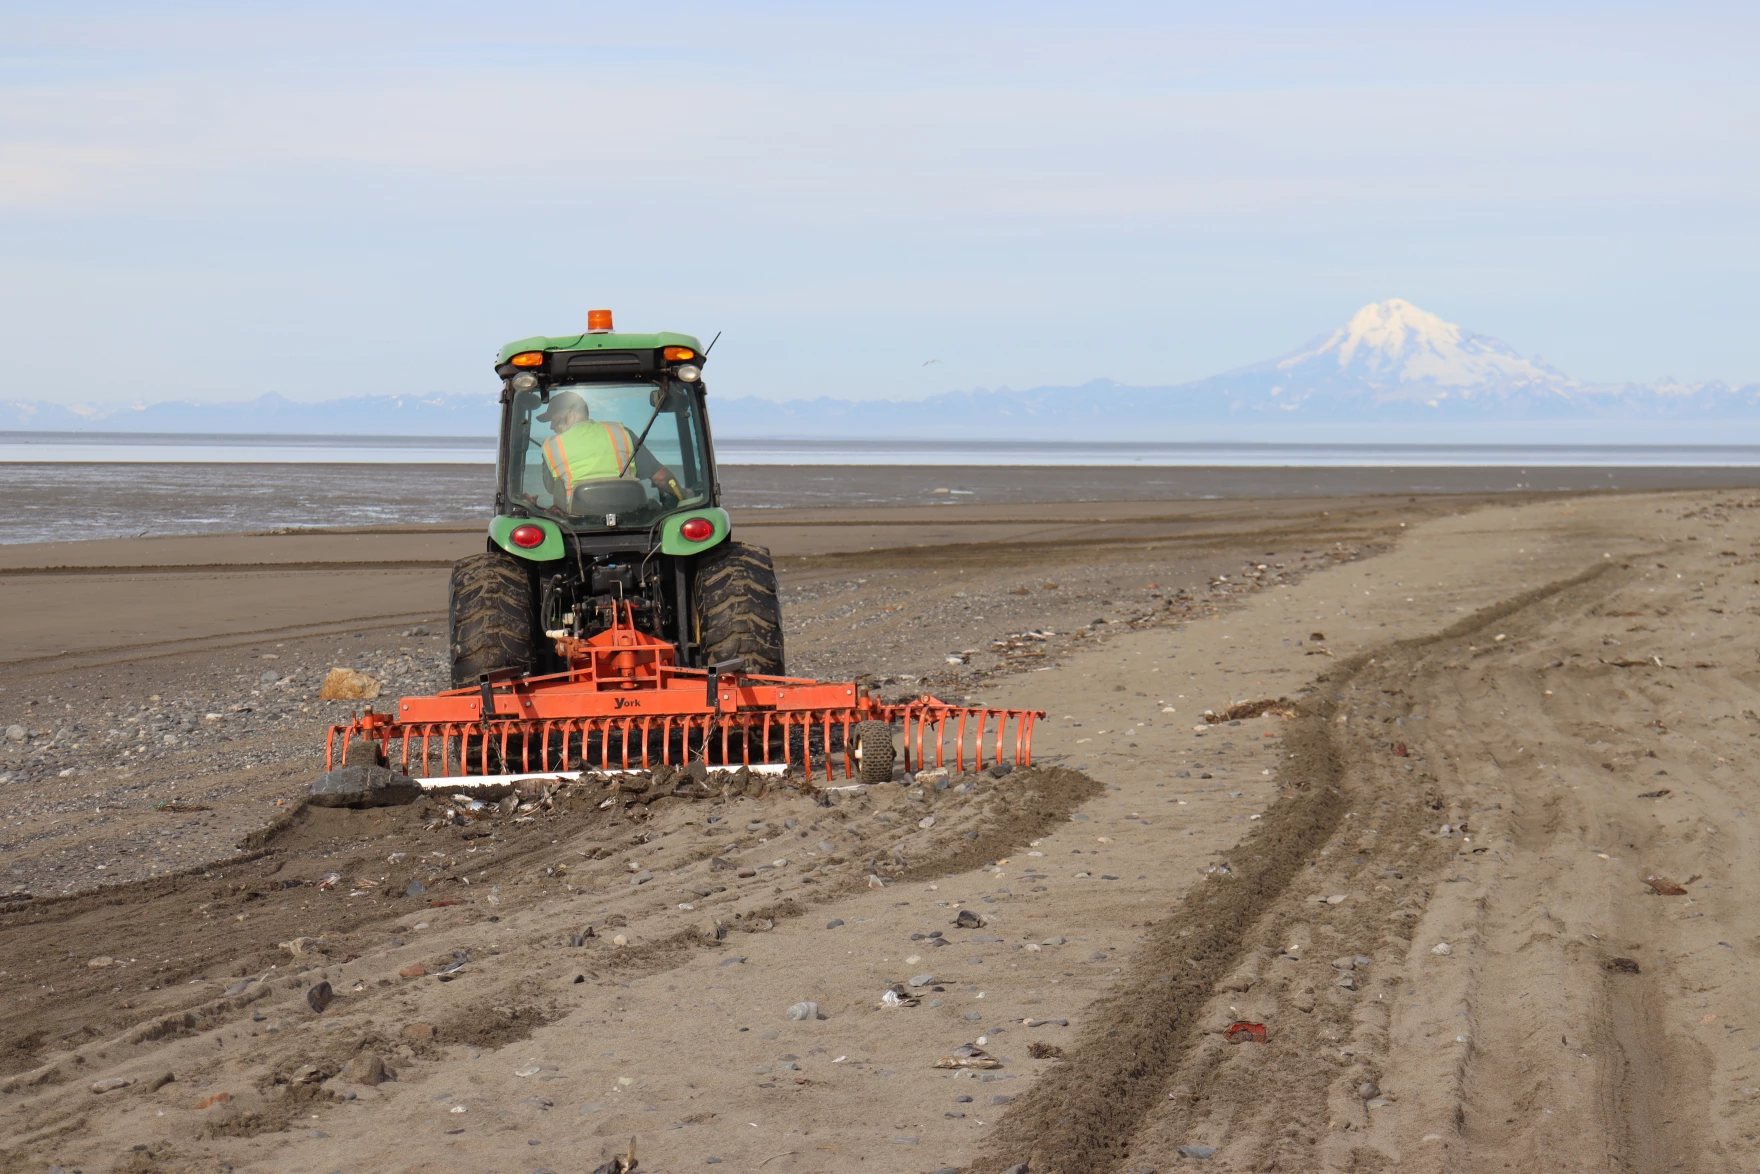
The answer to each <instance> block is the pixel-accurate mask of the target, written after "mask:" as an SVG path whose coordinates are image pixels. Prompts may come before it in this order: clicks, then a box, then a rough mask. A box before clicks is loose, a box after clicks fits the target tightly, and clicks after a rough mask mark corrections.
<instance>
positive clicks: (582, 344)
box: [495, 330, 703, 365]
mask: <svg viewBox="0 0 1760 1174" xmlns="http://www.w3.org/2000/svg"><path fill="white" fill-rule="evenodd" d="M663 346H688V347H690V348H691V349H692V350H693V351H696V352H697V355H698V362H701V361H702V354H703V344H702V343H700V342H698V341H697V340H696V338H694V337H693V336H691V335H689V334H674V333H672V332H671V331H669V330H662V331H661V332H660V333H658V334H626V333H622V332H614V333H611V334H566V335H563V336H561V337H559V338H548V337H546V336H544V335H542V334H539V335H534V336H533V337H531V338H522V339H520V340H518V341H517V342H510V343H508V344H507V345H506V346H504V347H502V348H501V353H500V355H499V356H497V357H496V360H495V362H496V364H497V365H499V364H501V363H505V362H507V360H509V359H511V358H513V356H515V355H517V354H522V353H524V352H525V351H651V350H657V349H659V348H660V347H663Z"/></svg>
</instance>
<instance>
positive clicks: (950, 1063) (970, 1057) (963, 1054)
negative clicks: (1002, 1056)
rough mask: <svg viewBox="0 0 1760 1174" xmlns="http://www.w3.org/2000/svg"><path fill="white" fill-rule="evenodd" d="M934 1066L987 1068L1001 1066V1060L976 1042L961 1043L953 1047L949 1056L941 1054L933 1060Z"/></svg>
mask: <svg viewBox="0 0 1760 1174" xmlns="http://www.w3.org/2000/svg"><path fill="white" fill-rule="evenodd" d="M934 1066H935V1067H937V1068H956V1069H984V1070H988V1069H992V1068H1000V1067H1002V1061H1001V1060H998V1059H997V1058H996V1057H994V1056H992V1055H991V1054H990V1053H989V1052H986V1051H985V1050H984V1049H983V1048H981V1047H979V1046H978V1045H977V1044H961V1045H960V1046H959V1047H957V1048H955V1049H953V1054H952V1055H951V1056H943V1057H941V1058H940V1059H939V1060H937V1061H935V1065H934Z"/></svg>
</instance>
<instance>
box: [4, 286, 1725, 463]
mask: <svg viewBox="0 0 1760 1174" xmlns="http://www.w3.org/2000/svg"><path fill="white" fill-rule="evenodd" d="M710 410H711V412H712V414H713V419H714V423H715V430H716V434H717V435H718V436H722V437H729V438H734V437H741V438H752V437H766V438H787V437H800V438H871V439H880V438H888V437H905V438H908V437H910V436H912V435H932V436H934V437H936V438H948V437H951V436H961V435H964V436H970V437H973V438H982V439H998V440H1001V439H1044V440H1055V439H1059V438H1068V439H1081V440H1121V441H1127V440H1128V441H1155V440H1179V439H1186V438H1189V437H1191V436H1192V435H1193V432H1194V429H1201V430H1202V431H1204V432H1206V433H1208V434H1210V435H1213V436H1214V435H1220V434H1222V433H1227V434H1229V435H1232V436H1235V437H1238V438H1240V439H1252V438H1253V437H1254V436H1256V435H1260V434H1265V433H1273V432H1275V433H1283V434H1285V435H1287V434H1288V433H1289V431H1290V428H1291V426H1300V427H1302V428H1312V427H1315V426H1327V427H1330V426H1339V425H1349V426H1359V425H1374V426H1395V427H1398V426H1404V429H1402V430H1409V429H1411V428H1412V427H1413V426H1423V427H1421V428H1420V431H1422V432H1424V433H1426V434H1429V435H1432V436H1434V437H1435V438H1438V439H1441V438H1445V437H1447V436H1450V435H1452V434H1454V433H1455V432H1456V431H1457V429H1458V428H1459V427H1461V426H1472V425H1481V426H1482V425H1514V424H1520V423H1535V424H1537V423H1540V422H1545V421H1557V422H1590V421H1594V422H1598V423H1600V424H1603V425H1624V426H1625V427H1624V428H1622V429H1621V431H1622V432H1629V433H1630V435H1631V437H1632V439H1634V440H1642V439H1644V438H1645V435H1646V430H1645V428H1644V427H1643V425H1644V424H1645V422H1668V423H1672V424H1676V425H1686V424H1692V423H1702V424H1707V425H1714V424H1715V423H1716V422H1719V421H1741V422H1744V423H1748V424H1760V384H1747V385H1744V386H1739V387H1732V386H1729V385H1727V384H1723V383H1692V384H1688V383H1675V382H1663V383H1653V384H1630V383H1628V384H1588V383H1582V382H1579V381H1578V380H1576V379H1573V378H1571V377H1570V376H1569V375H1566V374H1565V373H1564V372H1562V371H1559V370H1557V369H1556V368H1554V367H1552V366H1550V365H1548V364H1546V363H1544V362H1542V361H1540V360H1539V359H1529V358H1524V357H1523V356H1522V355H1519V354H1517V353H1516V352H1515V351H1514V350H1513V349H1512V348H1510V347H1509V346H1508V345H1507V344H1505V343H1503V342H1500V341H1498V340H1497V339H1495V338H1491V337H1489V336H1486V335H1480V334H1472V333H1469V332H1468V331H1466V330H1463V329H1462V328H1461V327H1459V326H1455V325H1453V324H1452V323H1449V322H1445V321H1443V320H1442V319H1441V318H1439V317H1437V316H1436V315H1434V314H1431V313H1429V312H1427V311H1425V310H1421V309H1419V308H1418V307H1417V306H1414V305H1412V304H1411V303H1410V302H1406V301H1402V300H1400V299H1398V298H1395V299H1392V300H1389V301H1385V302H1378V303H1376V304H1374V305H1369V306H1364V307H1363V308H1362V309H1361V310H1358V311H1357V312H1356V313H1355V314H1354V315H1352V317H1351V319H1350V321H1349V322H1347V323H1345V324H1344V325H1343V326H1341V327H1339V328H1338V329H1337V330H1334V331H1332V332H1331V333H1330V334H1325V335H1321V336H1320V337H1318V338H1315V339H1314V340H1313V341H1311V342H1309V343H1308V344H1307V345H1306V346H1303V347H1300V348H1298V349H1297V350H1294V351H1292V352H1290V353H1289V354H1287V355H1284V356H1283V357H1282V358H1278V359H1272V360H1270V361H1268V362H1263V363H1255V364H1253V365H1251V366H1248V367H1242V368H1239V369H1238V370H1234V371H1228V372H1225V373H1223V374H1221V375H1215V376H1212V377H1210V378H1208V379H1202V380H1199V381H1197V382H1195V383H1185V384H1180V385H1178V386H1172V387H1127V386H1123V385H1120V384H1117V383H1114V382H1112V381H1111V380H1108V379H1096V380H1093V381H1091V382H1089V383H1085V384H1082V385H1081V386H1079V387H1036V388H1032V389H1030V390H1026V391H1013V390H1010V389H1008V388H999V389H997V390H994V391H992V390H985V389H979V390H974V391H961V392H947V393H945V394H942V395H937V396H932V397H930V398H928V399H925V400H915V401H902V402H901V401H891V400H882V401H872V400H869V401H850V400H838V399H829V398H820V399H815V400H792V401H785V402H773V401H770V400H764V399H757V398H753V397H738V398H726V399H724V398H721V397H719V396H715V397H712V399H711V409H710ZM496 418H497V411H496V401H495V396H494V394H493V393H492V392H486V393H485V394H483V395H480V396H475V395H473V396H460V397H446V398H441V397H435V398H419V397H414V396H364V397H357V398H352V399H339V400H330V401H327V402H324V403H315V404H307V403H298V402H295V401H293V400H288V399H285V398H283V397H281V396H278V395H266V396H262V397H260V398H258V399H255V400H250V401H248V402H244V403H223V404H194V403H176V402H173V403H157V404H150V405H141V406H134V407H126V408H89V407H68V406H64V405H59V404H53V403H48V402H45V401H15V402H0V430H6V429H11V430H30V431H64V432H229V433H263V432H267V433H279V434H283V435H286V434H293V433H318V434H329V435H334V434H337V433H351V432H359V433H363V434H366V435H384V434H387V433H390V434H397V435H404V436H423V435H425V436H478V435H485V434H489V433H492V432H493V431H494V427H495V424H494V421H495V420H496ZM1601 431H1602V432H1603V433H1605V432H1606V429H1605V428H1603V429H1601ZM1569 434H1570V433H1569V431H1568V430H1567V431H1566V433H1565V435H1569ZM1705 439H1706V440H1731V439H1735V438H1732V437H1730V436H1729V435H1728V434H1727V432H1726V431H1725V430H1723V429H1716V430H1707V433H1706V436H1705Z"/></svg>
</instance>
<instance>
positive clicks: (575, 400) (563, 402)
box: [537, 391, 587, 423]
mask: <svg viewBox="0 0 1760 1174" xmlns="http://www.w3.org/2000/svg"><path fill="white" fill-rule="evenodd" d="M564 408H569V409H572V410H575V411H578V412H580V414H581V415H583V416H584V415H586V414H587V401H586V400H584V399H582V398H581V397H580V395H579V393H578V392H573V391H559V392H557V393H556V394H555V395H553V396H551V397H550V406H549V407H547V408H545V409H544V410H543V411H541V412H539V413H538V416H537V418H538V419H539V420H541V421H543V422H545V423H549V421H550V418H551V417H552V416H554V415H555V414H556V413H557V412H558V411H560V410H562V409H564Z"/></svg>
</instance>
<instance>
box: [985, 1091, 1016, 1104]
mask: <svg viewBox="0 0 1760 1174" xmlns="http://www.w3.org/2000/svg"><path fill="white" fill-rule="evenodd" d="M990 1103H991V1104H993V1105H1012V1104H1014V1098H1013V1097H1011V1096H1009V1095H1008V1094H1007V1093H1005V1092H999V1093H997V1094H996V1095H995V1096H993V1097H991V1098H990Z"/></svg>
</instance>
